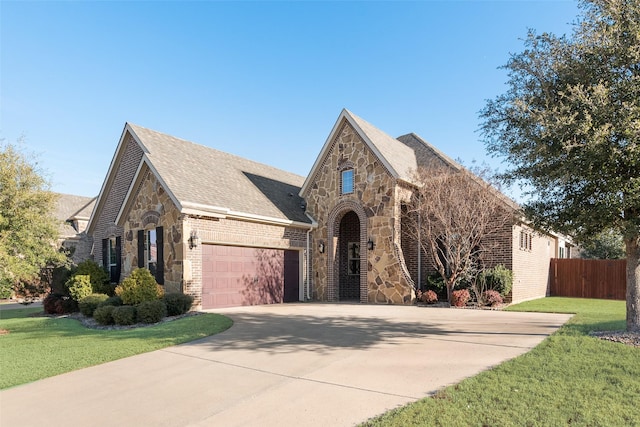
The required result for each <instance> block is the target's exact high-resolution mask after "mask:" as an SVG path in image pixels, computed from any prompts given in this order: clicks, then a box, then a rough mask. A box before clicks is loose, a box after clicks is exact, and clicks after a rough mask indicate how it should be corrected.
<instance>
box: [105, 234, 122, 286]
mask: <svg viewBox="0 0 640 427" xmlns="http://www.w3.org/2000/svg"><path fill="white" fill-rule="evenodd" d="M121 245H122V241H121V238H120V237H115V236H114V237H109V238H107V239H102V266H103V267H104V269H105V270H107V273H109V281H110V282H111V283H118V281H119V280H120V267H121V264H122V260H121V256H120V251H121Z"/></svg>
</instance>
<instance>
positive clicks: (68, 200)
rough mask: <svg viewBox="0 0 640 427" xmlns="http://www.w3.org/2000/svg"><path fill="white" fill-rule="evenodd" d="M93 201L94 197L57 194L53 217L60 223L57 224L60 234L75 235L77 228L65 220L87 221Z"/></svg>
mask: <svg viewBox="0 0 640 427" xmlns="http://www.w3.org/2000/svg"><path fill="white" fill-rule="evenodd" d="M95 203H96V197H84V196H76V195H73V194H57V200H56V211H55V217H56V219H57V220H58V221H60V223H61V224H60V226H59V234H60V236H63V237H70V236H75V235H76V234H77V230H76V229H75V228H73V227H72V226H71V225H69V224H68V223H67V221H69V220H84V221H88V220H89V217H90V216H91V211H92V210H93V207H94V205H95Z"/></svg>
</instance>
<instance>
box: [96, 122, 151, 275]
mask: <svg viewBox="0 0 640 427" xmlns="http://www.w3.org/2000/svg"><path fill="white" fill-rule="evenodd" d="M123 144H124V147H123V153H122V155H121V156H120V158H119V159H116V164H115V165H114V166H115V167H116V170H115V178H114V180H113V182H112V183H111V185H110V186H109V187H108V188H105V189H104V191H105V193H104V194H102V195H101V198H102V199H103V200H102V201H99V202H102V203H101V207H102V208H101V209H100V210H99V211H98V212H97V213H96V214H97V217H96V218H95V219H94V221H95V228H94V230H93V242H94V245H93V258H94V260H95V261H96V262H97V263H98V264H100V265H102V244H101V242H102V239H106V238H108V237H113V236H115V237H122V235H123V229H122V227H118V226H116V225H115V220H116V216H117V215H118V212H119V211H120V207H121V206H122V203H123V201H124V198H125V196H126V195H127V191H128V190H129V186H130V185H131V181H132V180H133V177H134V175H135V173H136V170H137V168H138V165H139V164H140V160H141V159H142V154H143V153H142V150H141V149H140V146H138V144H137V143H136V142H135V141H134V140H133V138H132V137H131V136H130V135H127V136H126V137H125V141H124V142H123ZM112 173H113V172H112Z"/></svg>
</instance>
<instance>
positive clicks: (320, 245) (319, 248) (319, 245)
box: [318, 242, 324, 254]
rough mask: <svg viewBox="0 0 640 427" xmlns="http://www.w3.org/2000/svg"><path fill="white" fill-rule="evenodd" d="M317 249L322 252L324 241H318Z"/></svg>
mask: <svg viewBox="0 0 640 427" xmlns="http://www.w3.org/2000/svg"><path fill="white" fill-rule="evenodd" d="M318 250H319V251H320V253H321V254H323V253H324V243H322V242H320V243H319V244H318Z"/></svg>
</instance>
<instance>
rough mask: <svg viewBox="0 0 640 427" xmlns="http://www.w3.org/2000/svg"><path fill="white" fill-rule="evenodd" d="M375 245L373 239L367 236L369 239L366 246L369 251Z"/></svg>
mask: <svg viewBox="0 0 640 427" xmlns="http://www.w3.org/2000/svg"><path fill="white" fill-rule="evenodd" d="M375 247H376V244H375V243H373V240H372V239H371V237H369V241H368V242H367V248H368V249H369V250H370V251H372V250H373V248H375Z"/></svg>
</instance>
